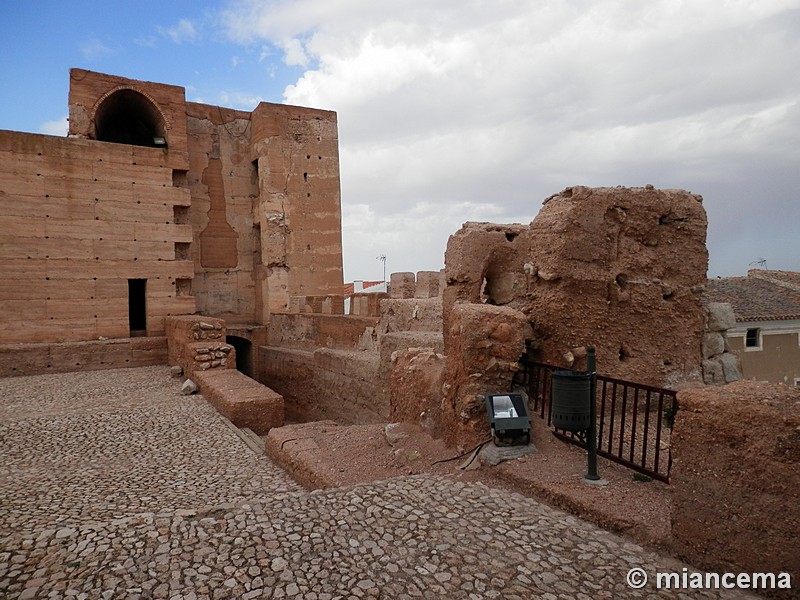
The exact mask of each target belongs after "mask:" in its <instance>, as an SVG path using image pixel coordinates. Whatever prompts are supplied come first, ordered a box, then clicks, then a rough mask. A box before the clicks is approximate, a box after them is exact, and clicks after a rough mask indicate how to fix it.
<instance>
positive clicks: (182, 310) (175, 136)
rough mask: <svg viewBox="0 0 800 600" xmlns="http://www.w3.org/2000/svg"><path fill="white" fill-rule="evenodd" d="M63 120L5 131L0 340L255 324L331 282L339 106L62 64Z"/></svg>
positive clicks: (337, 215) (337, 274)
mask: <svg viewBox="0 0 800 600" xmlns="http://www.w3.org/2000/svg"><path fill="white" fill-rule="evenodd" d="M69 119H70V122H69V136H68V137H64V138H60V137H52V136H46V135H35V134H29V133H19V132H13V131H0V282H1V283H0V315H2V325H1V326H0V345H6V346H7V345H10V344H14V345H19V344H34V345H35V344H57V343H71V342H85V341H89V340H100V339H106V338H108V339H112V340H113V339H134V340H135V339H138V338H141V337H154V336H162V335H163V334H164V318H165V317H167V316H169V315H181V314H192V313H201V314H205V315H212V316H218V317H222V318H224V319H226V321H227V322H228V323H233V324H235V323H246V324H255V325H258V324H264V323H266V322H267V321H268V319H269V315H270V314H271V313H273V312H275V311H283V310H286V308H287V306H288V303H289V298H290V296H299V295H313V294H320V295H322V294H330V293H341V289H342V243H341V209H340V191H339V158H338V139H337V138H338V135H337V122H336V114H335V113H333V112H329V111H322V110H314V109H308V108H300V107H295V106H286V105H277V104H267V103H261V104H259V105H258V106H257V107H256V109H255V110H254V111H252V112H243V111H238V110H232V109H227V108H221V107H218V106H209V105H205V104H199V103H195V102H187V101H186V98H185V92H184V89H183V88H181V87H177V86H172V85H164V84H157V83H150V82H143V81H136V80H131V79H125V78H122V77H115V76H110V75H104V74H100V73H93V72H89V71H85V70H81V69H73V70H72V71H71V72H70V92H69ZM20 348H22V347H21V346H20ZM20 351H22V350H20ZM17 355H18V356H21V354H19V353H17ZM41 360H42V361H48V360H50V361H52V360H53V357H52V355H49V356H46V357H41ZM78 366H80V365H78Z"/></svg>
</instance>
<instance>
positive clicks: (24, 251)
mask: <svg viewBox="0 0 800 600" xmlns="http://www.w3.org/2000/svg"><path fill="white" fill-rule="evenodd" d="M165 163H166V155H165V151H163V150H161V149H157V148H140V147H136V146H126V145H122V144H109V143H103V142H96V141H91V140H78V139H68V138H56V137H50V136H42V135H31V134H24V133H16V132H10V131H0V198H2V210H0V281H2V282H3V284H2V285H0V312H1V313H2V314H3V315H4V317H6V319H4V320H5V326H4V327H3V328H2V329H0V343H11V342H66V341H79V340H91V339H98V338H100V337H108V338H124V337H128V336H129V335H130V328H129V318H128V279H146V280H147V284H146V313H147V334H148V335H151V336H159V335H163V334H164V323H163V320H164V317H165V316H167V315H170V314H185V313H191V312H193V311H194V309H195V302H194V298H193V297H192V296H190V295H184V291H182V288H181V287H180V284H181V282H182V281H185V280H191V278H192V277H193V274H194V270H193V267H192V263H191V262H190V261H188V260H181V259H180V258H178V257H176V246H177V245H179V244H181V243H186V242H191V240H192V231H191V226H190V225H181V224H176V223H175V222H174V211H175V209H176V207H182V206H187V205H188V204H189V201H190V199H189V194H188V190H186V189H182V188H179V187H174V186H173V177H172V169H171V168H169V167H167V166H165Z"/></svg>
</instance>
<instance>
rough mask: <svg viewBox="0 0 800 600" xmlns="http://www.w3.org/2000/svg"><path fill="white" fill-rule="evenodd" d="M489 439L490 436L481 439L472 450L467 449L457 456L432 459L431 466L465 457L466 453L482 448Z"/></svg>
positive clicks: (490, 439)
mask: <svg viewBox="0 0 800 600" xmlns="http://www.w3.org/2000/svg"><path fill="white" fill-rule="evenodd" d="M491 441H492V438H491V437H489V438H487V439H486V440H484V441H482V442H481V443H480V444H478V445H477V446H475V447H474V448H473V449H472V450H467V451H466V452H464V453H463V454H459V455H458V456H454V457H452V458H443V459H442V460H437V461H434V462H432V463H431V466H433V465H438V464H439V463H446V462H452V461H454V460H458V459H459V458H463V457H465V456H466V455H467V454H469V453H470V452H475V451H476V450H478V449H480V448H482V447H483V446H485V445H486V444H488V443H489V442H491Z"/></svg>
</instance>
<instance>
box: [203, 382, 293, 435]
mask: <svg viewBox="0 0 800 600" xmlns="http://www.w3.org/2000/svg"><path fill="white" fill-rule="evenodd" d="M195 378H196V379H197V383H198V384H199V386H200V391H201V392H202V394H203V396H204V397H205V398H206V399H207V400H208V401H209V402H210V403H211V404H212V405H213V406H214V408H216V409H217V410H218V411H219V412H220V414H222V415H223V416H225V417H226V418H227V419H228V420H229V421H231V423H233V424H234V425H236V426H237V427H247V428H249V429H252V430H253V431H254V432H255V433H257V434H258V435H264V434H266V433H267V432H268V431H269V430H270V429H271V428H273V427H281V426H282V425H283V419H284V407H283V396H281V394H278V393H277V392H275V391H273V390H271V389H270V388H268V387H267V386H265V385H262V384H260V383H258V382H257V381H256V380H254V379H251V378H249V377H248V376H247V375H244V374H243V373H240V372H239V371H235V370H227V369H212V370H209V371H202V372H197V373H195Z"/></svg>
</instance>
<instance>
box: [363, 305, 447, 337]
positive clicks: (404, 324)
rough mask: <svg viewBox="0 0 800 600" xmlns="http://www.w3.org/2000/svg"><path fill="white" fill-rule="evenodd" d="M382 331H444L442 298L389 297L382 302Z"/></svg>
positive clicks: (380, 326)
mask: <svg viewBox="0 0 800 600" xmlns="http://www.w3.org/2000/svg"><path fill="white" fill-rule="evenodd" d="M379 331H380V332H381V333H392V332H395V331H433V332H436V333H439V334H441V333H442V299H441V298H409V299H407V300H399V299H394V298H393V299H388V300H383V301H382V302H381V321H380V325H379Z"/></svg>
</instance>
